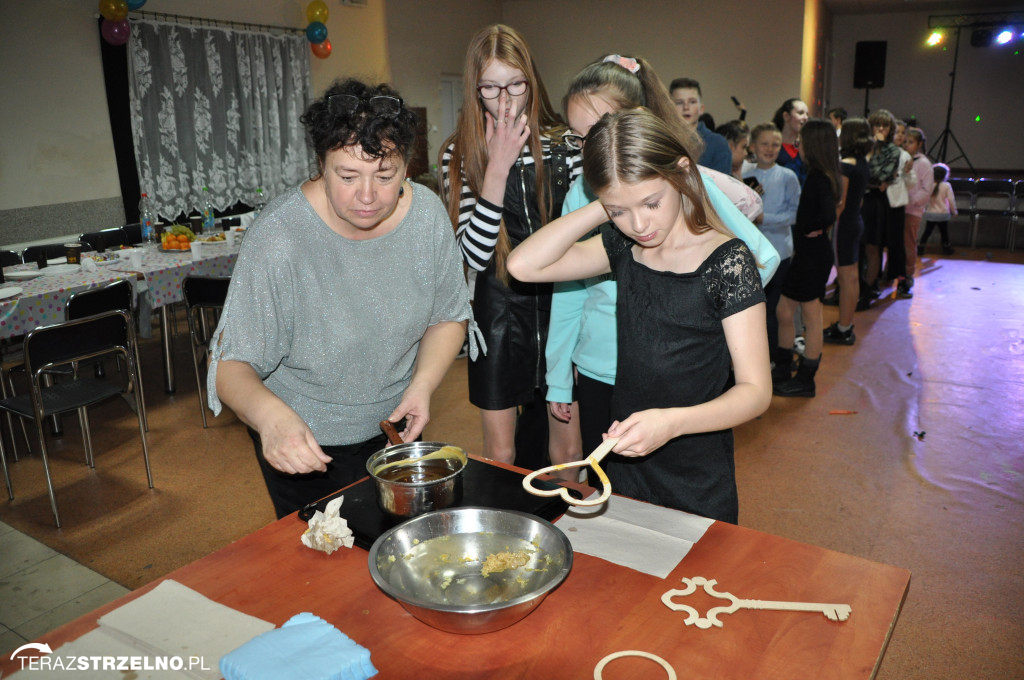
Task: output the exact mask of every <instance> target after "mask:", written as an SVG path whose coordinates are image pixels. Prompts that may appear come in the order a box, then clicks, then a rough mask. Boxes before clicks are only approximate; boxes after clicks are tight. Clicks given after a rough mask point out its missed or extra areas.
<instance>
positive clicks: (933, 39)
mask: <svg viewBox="0 0 1024 680" xmlns="http://www.w3.org/2000/svg"><path fill="white" fill-rule="evenodd" d="M940 42H942V32H941V31H934V32H933V33H932V34H931V35H930V36H928V40H927V43H928V44H929V45H932V46H933V47H934V46H935V45H938V44H939V43H940Z"/></svg>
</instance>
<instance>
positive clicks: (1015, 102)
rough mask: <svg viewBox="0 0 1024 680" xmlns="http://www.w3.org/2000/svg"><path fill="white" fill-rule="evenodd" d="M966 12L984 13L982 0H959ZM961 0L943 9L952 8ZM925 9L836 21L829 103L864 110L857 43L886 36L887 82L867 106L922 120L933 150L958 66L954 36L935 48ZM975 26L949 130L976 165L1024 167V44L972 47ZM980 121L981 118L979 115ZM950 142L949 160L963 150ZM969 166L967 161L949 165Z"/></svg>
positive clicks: (964, 50) (963, 47) (963, 44)
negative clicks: (856, 72) (1023, 125)
mask: <svg viewBox="0 0 1024 680" xmlns="http://www.w3.org/2000/svg"><path fill="white" fill-rule="evenodd" d="M961 7H962V9H963V11H966V12H970V13H977V12H983V11H985V9H984V6H982V5H980V4H970V3H968V4H964V3H961ZM957 11H958V10H957V9H956V6H951V7H950V8H949V9H944V10H943V11H942V12H941V13H935V14H937V15H938V14H941V15H947V14H954V13H956V12H957ZM928 17H929V13H927V12H898V13H893V14H885V15H877V14H876V15H851V16H837V17H835V18H834V19H833V24H832V41H833V54H832V71H831V86H830V92H829V105H830V106H836V105H838V106H843V107H845V108H846V109H847V110H848V111H849V112H850V115H861V114H863V111H864V94H865V91H864V90H862V89H860V90H858V89H854V88H853V68H854V54H855V50H856V44H857V42H858V41H861V40H886V41H888V46H887V53H886V69H885V87H883V88H881V89H878V90H871V91H870V93H869V107H870V108H871V109H876V108H887V109H889V110H890V111H892V112H893V113H894V114H895V115H896V116H897V117H899V118H904V119H906V118H909V117H911V116H914V117H916V118H917V120H918V122H919V123H920V125H921V127H922V128H923V129H924V131H925V133H926V135H927V136H928V138H929V142H928V148H929V149H931V148H932V145H933V143H934V141H935V140H936V139H937V138H938V137H939V134H940V133H941V132H942V130H943V127H944V126H945V123H946V109H947V106H948V103H949V86H950V77H949V73H950V71H951V70H952V68H953V52H954V50H953V41H952V39H950V40H949V41H948V42H947V43H946V45H945V49H944V48H942V47H929V46H927V45H925V40H926V39H927V37H928V34H929V33H930V31H929V29H928ZM970 39H971V29H963V30H962V31H961V36H960V57H959V61H958V64H957V72H956V87H955V90H954V93H953V95H954V97H953V115H952V118H951V120H950V125H949V127H950V129H951V130H952V131H953V134H954V135H955V136H956V139H957V141H959V143H960V146H961V147H962V148H963V150H964V151H965V152H966V154H967V158H968V159H969V160H970V163H971V165H973V166H974V167H975V168H976V169H978V170H1003V171H1013V170H1017V171H1019V170H1021V169H1022V168H1024V135H1021V134H1020V125H1019V120H1020V113H1021V111H1024V86H1022V83H1024V44H1021V43H1017V45H1018V47H1017V48H1016V49H1017V50H1019V51H1020V54H1015V49H1014V48H1010V47H1008V46H1007V47H999V48H997V47H986V48H978V47H971V44H970ZM976 116H980V117H981V120H980V121H979V122H975V117H976ZM958 155H960V154H959V151H957V150H956V146H955V144H953V143H952V140H950V142H949V154H948V155H947V159H949V160H952V158H953V157H955V156H958ZM951 167H953V168H954V169H961V170H963V169H966V168H967V164H966V162H965V161H963V160H960V161H958V162H956V163H951Z"/></svg>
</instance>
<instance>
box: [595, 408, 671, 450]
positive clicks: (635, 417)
mask: <svg viewBox="0 0 1024 680" xmlns="http://www.w3.org/2000/svg"><path fill="white" fill-rule="evenodd" d="M678 434H679V433H678V432H674V431H673V429H672V426H671V423H670V422H669V419H668V414H667V412H666V411H665V409H657V408H653V409H648V410H646V411H637V412H636V413H634V414H632V415H630V416H629V417H628V418H626V419H625V420H623V421H621V422H620V421H618V420H616V421H615V422H614V423H612V425H611V427H609V428H608V433H607V434H606V435H605V437H618V438H619V443H618V444H616V445H615V448H614V449H612V451H614V452H615V453H617V454H619V455H620V456H627V457H630V458H635V457H640V456H646V455H648V454H650V453H652V452H654V451H657V450H658V449H660V448H661V447H662V446H664V445H665V443H666V442H667V441H668V440H669V439H672V438H673V437H675V436H678Z"/></svg>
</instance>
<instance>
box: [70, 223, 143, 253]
mask: <svg viewBox="0 0 1024 680" xmlns="http://www.w3.org/2000/svg"><path fill="white" fill-rule="evenodd" d="M78 240H79V241H81V242H82V243H83V244H85V245H88V246H89V248H91V249H92V250H96V251H100V252H102V251H104V250H106V249H107V248H116V247H118V246H129V245H131V244H130V243H129V242H128V234H126V233H125V231H124V229H122V228H121V227H113V228H111V229H101V230H99V231H92V232H89V233H88V234H82V235H81V236H79V237H78Z"/></svg>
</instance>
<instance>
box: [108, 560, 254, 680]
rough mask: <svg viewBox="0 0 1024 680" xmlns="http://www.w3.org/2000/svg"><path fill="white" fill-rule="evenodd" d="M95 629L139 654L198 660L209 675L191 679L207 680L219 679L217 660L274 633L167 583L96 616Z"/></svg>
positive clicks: (169, 581) (196, 672)
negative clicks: (97, 618) (102, 631)
mask: <svg viewBox="0 0 1024 680" xmlns="http://www.w3.org/2000/svg"><path fill="white" fill-rule="evenodd" d="M99 624H100V628H101V629H104V630H105V631H106V632H108V633H109V634H110V635H112V636H115V637H117V638H118V639H120V640H121V641H123V642H126V643H128V644H131V645H133V646H134V647H136V648H137V649H138V650H139V651H140V652H143V653H148V654H153V655H160V656H181V657H184V658H185V659H188V658H189V657H194V656H198V657H201V658H202V659H203V660H204V662H205V666H206V667H207V668H209V669H210V670H209V671H206V672H203V671H195V670H194V671H193V673H192V675H193V676H194V677H197V678H208V679H209V680H218V678H220V677H221V674H220V670H219V668H220V666H219V664H220V658H221V657H222V656H224V655H225V654H227V653H228V652H230V651H231V650H233V649H235V648H237V647H239V646H241V645H242V644H244V643H246V642H248V641H249V640H251V639H252V638H254V637H256V636H257V635H260V634H262V633H265V632H267V631H268V630H273V628H274V624H272V623H269V622H267V621H264V620H262V619H258V618H256V617H255V616H249V615H248V614H243V613H242V612H239V611H236V610H234V609H232V608H231V607H227V606H225V605H222V604H220V603H218V602H214V601H213V600H211V599H209V598H207V597H204V596H203V595H200V594H199V593H197V592H196V591H194V590H192V589H191V588H186V587H185V586H183V585H181V584H180V583H177V582H176V581H171V580H167V581H164V582H163V583H161V584H160V585H158V586H157V587H156V588H154V589H153V590H151V591H149V592H148V593H146V594H145V595H143V596H141V597H139V598H137V599H135V600H132V601H131V602H129V603H128V604H126V605H124V606H122V607H119V608H117V609H115V610H114V611H112V612H110V613H109V614H106V615H104V616H102V617H100V619H99Z"/></svg>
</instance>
